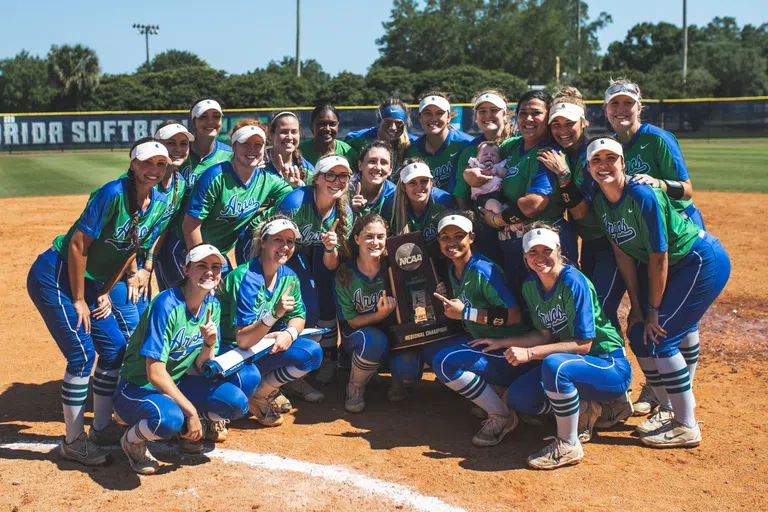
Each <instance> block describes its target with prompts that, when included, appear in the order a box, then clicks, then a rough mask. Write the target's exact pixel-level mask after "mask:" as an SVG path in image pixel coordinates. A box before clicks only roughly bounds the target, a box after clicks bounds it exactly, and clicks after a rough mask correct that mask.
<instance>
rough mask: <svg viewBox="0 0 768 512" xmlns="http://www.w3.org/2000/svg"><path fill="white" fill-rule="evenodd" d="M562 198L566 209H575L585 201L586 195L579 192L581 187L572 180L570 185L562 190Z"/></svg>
mask: <svg viewBox="0 0 768 512" xmlns="http://www.w3.org/2000/svg"><path fill="white" fill-rule="evenodd" d="M560 198H561V199H562V200H563V203H565V207H566V208H573V207H575V206H578V205H579V203H580V202H582V201H583V200H584V195H582V193H581V190H579V186H578V185H576V181H575V180H571V181H570V182H569V183H568V185H566V186H564V187H563V188H561V189H560Z"/></svg>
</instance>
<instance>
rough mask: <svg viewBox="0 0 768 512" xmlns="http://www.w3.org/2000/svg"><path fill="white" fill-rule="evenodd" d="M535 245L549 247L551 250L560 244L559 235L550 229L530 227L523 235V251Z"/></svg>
mask: <svg viewBox="0 0 768 512" xmlns="http://www.w3.org/2000/svg"><path fill="white" fill-rule="evenodd" d="M537 245H543V246H544V247H549V248H550V249H552V250H553V251H554V250H555V248H556V247H558V246H559V245H560V236H559V235H558V234H557V233H555V232H554V231H552V230H551V229H542V228H537V229H532V230H531V231H529V232H527V233H526V234H525V235H523V252H528V251H530V250H531V248H533V247H536V246H537Z"/></svg>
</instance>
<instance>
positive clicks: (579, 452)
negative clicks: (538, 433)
mask: <svg viewBox="0 0 768 512" xmlns="http://www.w3.org/2000/svg"><path fill="white" fill-rule="evenodd" d="M549 439H553V441H552V442H551V443H549V444H548V445H547V446H545V447H544V448H542V449H541V450H539V451H538V452H536V453H534V454H533V455H531V456H530V457H528V459H527V462H528V465H529V466H531V467H532V468H534V469H556V468H559V467H561V466H567V465H569V464H578V463H579V461H580V460H581V459H583V458H584V450H583V449H582V448H581V443H580V442H578V441H577V442H576V444H575V445H574V444H568V443H566V442H565V441H563V440H562V439H560V438H559V437H555V438H552V437H547V438H545V441H546V440H549Z"/></svg>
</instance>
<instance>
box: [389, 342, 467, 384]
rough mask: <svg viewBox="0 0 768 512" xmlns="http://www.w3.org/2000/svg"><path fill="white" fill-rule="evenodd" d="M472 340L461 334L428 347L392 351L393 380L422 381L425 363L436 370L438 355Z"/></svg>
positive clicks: (430, 344)
mask: <svg viewBox="0 0 768 512" xmlns="http://www.w3.org/2000/svg"><path fill="white" fill-rule="evenodd" d="M471 340H472V336H471V335H469V334H460V335H458V336H453V337H450V338H446V339H444V340H440V341H433V342H432V343H427V344H426V345H419V346H417V347H410V348H403V349H399V350H392V351H390V353H389V368H390V370H391V371H392V380H396V381H398V382H415V381H417V380H419V379H421V374H422V368H423V367H424V363H427V364H429V365H430V366H431V367H432V368H433V369H434V367H435V366H434V359H435V356H436V355H437V354H439V353H440V352H441V351H443V350H445V349H448V348H452V347H456V346H458V345H461V344H464V343H469V342H470V341H471Z"/></svg>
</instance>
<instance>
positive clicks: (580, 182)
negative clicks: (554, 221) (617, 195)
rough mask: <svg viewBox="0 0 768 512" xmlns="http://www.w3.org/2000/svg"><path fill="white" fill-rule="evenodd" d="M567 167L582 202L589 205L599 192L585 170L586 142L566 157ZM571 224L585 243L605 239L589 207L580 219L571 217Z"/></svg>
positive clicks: (593, 211)
mask: <svg viewBox="0 0 768 512" xmlns="http://www.w3.org/2000/svg"><path fill="white" fill-rule="evenodd" d="M568 166H569V167H570V168H571V179H573V180H575V182H576V185H577V186H578V187H579V190H580V191H581V195H582V196H584V200H585V201H586V202H587V204H589V205H591V203H592V201H593V200H594V198H595V196H596V195H597V194H598V193H599V192H600V187H599V186H598V185H597V183H595V180H594V179H593V178H592V175H591V174H589V169H588V168H587V143H586V141H585V142H584V143H583V144H582V145H581V147H580V148H579V150H578V152H576V153H573V154H570V155H568ZM571 224H573V225H574V226H575V227H576V232H577V233H578V234H579V236H580V237H581V239H582V240H584V241H586V242H589V241H592V240H598V239H600V238H603V237H605V233H603V229H602V227H601V223H600V219H599V218H598V217H597V213H595V209H594V208H592V207H591V206H590V208H589V209H588V210H587V212H586V214H585V215H584V217H582V218H581V219H579V220H576V219H574V218H573V217H571Z"/></svg>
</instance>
